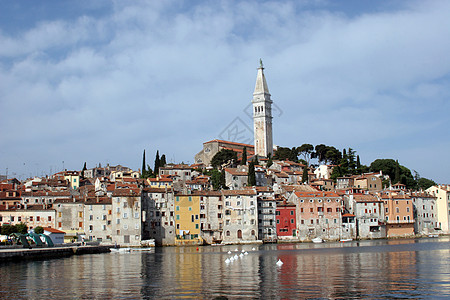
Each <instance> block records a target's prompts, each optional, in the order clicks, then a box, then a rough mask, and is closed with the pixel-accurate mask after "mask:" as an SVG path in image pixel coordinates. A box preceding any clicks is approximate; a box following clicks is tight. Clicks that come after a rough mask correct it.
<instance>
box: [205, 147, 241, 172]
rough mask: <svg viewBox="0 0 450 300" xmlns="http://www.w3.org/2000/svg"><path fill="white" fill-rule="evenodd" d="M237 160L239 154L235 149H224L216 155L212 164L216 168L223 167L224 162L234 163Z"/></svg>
mask: <svg viewBox="0 0 450 300" xmlns="http://www.w3.org/2000/svg"><path fill="white" fill-rule="evenodd" d="M236 161H237V154H236V152H234V151H233V150H229V149H222V150H220V151H219V152H217V153H216V155H214V157H213V158H212V160H211V165H212V166H213V167H214V168H217V167H221V166H222V165H223V164H224V163H231V164H234V163H235V162H236Z"/></svg>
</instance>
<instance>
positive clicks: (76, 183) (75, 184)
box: [64, 171, 80, 190]
mask: <svg viewBox="0 0 450 300" xmlns="http://www.w3.org/2000/svg"><path fill="white" fill-rule="evenodd" d="M64 179H65V180H67V181H68V182H69V185H70V187H71V188H72V189H74V190H78V188H79V187H80V174H79V173H78V172H77V171H64Z"/></svg>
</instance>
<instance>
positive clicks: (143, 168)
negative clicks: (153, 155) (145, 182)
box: [141, 149, 147, 178]
mask: <svg viewBox="0 0 450 300" xmlns="http://www.w3.org/2000/svg"><path fill="white" fill-rule="evenodd" d="M145 166H146V164H145V149H144V153H143V154H142V169H141V178H147V170H146V169H145Z"/></svg>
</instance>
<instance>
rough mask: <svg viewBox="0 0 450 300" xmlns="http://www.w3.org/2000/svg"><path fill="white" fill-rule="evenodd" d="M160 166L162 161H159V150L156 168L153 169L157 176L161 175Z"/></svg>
mask: <svg viewBox="0 0 450 300" xmlns="http://www.w3.org/2000/svg"><path fill="white" fill-rule="evenodd" d="M160 166H161V160H160V159H159V150H156V157H155V168H154V169H153V170H154V172H155V175H156V176H157V175H158V174H159V167H160Z"/></svg>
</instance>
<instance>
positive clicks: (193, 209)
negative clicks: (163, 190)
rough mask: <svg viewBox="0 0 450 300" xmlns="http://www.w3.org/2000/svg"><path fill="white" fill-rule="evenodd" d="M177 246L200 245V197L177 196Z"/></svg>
mask: <svg viewBox="0 0 450 300" xmlns="http://www.w3.org/2000/svg"><path fill="white" fill-rule="evenodd" d="M175 228H176V234H177V236H176V239H175V240H176V241H175V242H176V244H180V245H183V244H191V245H192V244H200V243H201V242H202V239H201V238H200V196H198V195H192V194H191V195H176V196H175Z"/></svg>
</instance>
